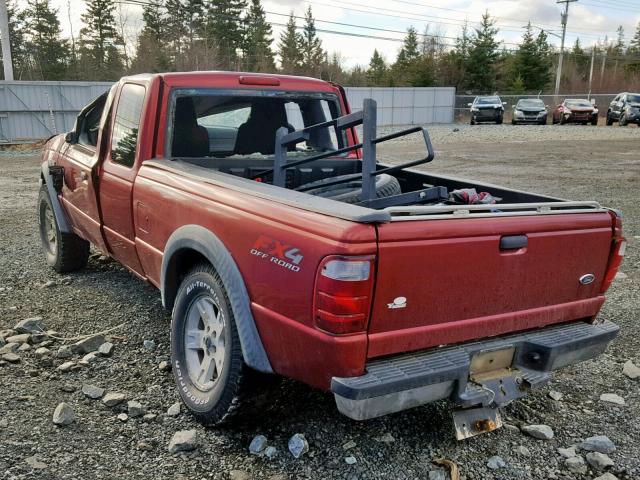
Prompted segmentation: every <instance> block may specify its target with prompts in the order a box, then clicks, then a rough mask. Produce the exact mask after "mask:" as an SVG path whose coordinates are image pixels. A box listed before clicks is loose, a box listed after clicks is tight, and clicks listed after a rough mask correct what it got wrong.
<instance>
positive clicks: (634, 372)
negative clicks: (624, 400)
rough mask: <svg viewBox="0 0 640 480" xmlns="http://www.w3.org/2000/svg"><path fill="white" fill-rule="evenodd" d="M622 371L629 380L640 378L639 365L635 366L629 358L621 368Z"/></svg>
mask: <svg viewBox="0 0 640 480" xmlns="http://www.w3.org/2000/svg"><path fill="white" fill-rule="evenodd" d="M622 373H623V374H624V375H626V376H627V377H629V378H630V379H631V380H635V379H636V378H640V367H638V366H636V365H635V364H634V363H633V362H632V361H631V360H627V361H626V362H625V363H624V367H623V368H622Z"/></svg>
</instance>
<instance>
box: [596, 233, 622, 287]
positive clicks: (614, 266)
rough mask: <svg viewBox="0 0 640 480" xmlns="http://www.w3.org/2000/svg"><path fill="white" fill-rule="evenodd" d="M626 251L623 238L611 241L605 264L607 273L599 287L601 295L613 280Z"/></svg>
mask: <svg viewBox="0 0 640 480" xmlns="http://www.w3.org/2000/svg"><path fill="white" fill-rule="evenodd" d="M626 249H627V241H626V240H625V239H624V237H623V238H618V239H615V240H614V241H613V247H612V248H611V253H610V254H609V263H608V264H607V271H606V273H605V274H604V280H603V281H602V287H600V291H601V292H602V293H604V292H606V291H607V290H608V289H609V287H610V286H611V283H612V282H613V279H614V278H616V273H618V268H619V267H620V264H621V263H622V259H623V258H624V254H625V251H626Z"/></svg>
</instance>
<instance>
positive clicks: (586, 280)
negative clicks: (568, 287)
mask: <svg viewBox="0 0 640 480" xmlns="http://www.w3.org/2000/svg"><path fill="white" fill-rule="evenodd" d="M595 279H596V276H595V275H594V274H593V273H587V274H586V275H583V276H581V277H580V283H581V284H582V285H589V284H590V283H593V281H594V280H595Z"/></svg>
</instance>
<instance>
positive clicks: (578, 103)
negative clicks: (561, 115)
mask: <svg viewBox="0 0 640 480" xmlns="http://www.w3.org/2000/svg"><path fill="white" fill-rule="evenodd" d="M564 104H565V105H566V106H567V107H585V108H586V107H589V108H591V107H593V105H591V102H590V101H589V100H565V101H564Z"/></svg>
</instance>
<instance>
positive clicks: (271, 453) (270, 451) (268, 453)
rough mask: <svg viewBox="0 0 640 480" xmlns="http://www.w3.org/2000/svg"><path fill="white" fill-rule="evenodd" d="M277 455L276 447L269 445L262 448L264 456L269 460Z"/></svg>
mask: <svg viewBox="0 0 640 480" xmlns="http://www.w3.org/2000/svg"><path fill="white" fill-rule="evenodd" d="M276 455H278V449H277V448H276V447H272V446H269V447H267V448H265V450H264V456H265V457H267V458H268V459H269V460H271V459H273V458H275V457H276Z"/></svg>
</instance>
